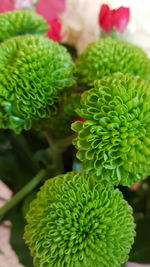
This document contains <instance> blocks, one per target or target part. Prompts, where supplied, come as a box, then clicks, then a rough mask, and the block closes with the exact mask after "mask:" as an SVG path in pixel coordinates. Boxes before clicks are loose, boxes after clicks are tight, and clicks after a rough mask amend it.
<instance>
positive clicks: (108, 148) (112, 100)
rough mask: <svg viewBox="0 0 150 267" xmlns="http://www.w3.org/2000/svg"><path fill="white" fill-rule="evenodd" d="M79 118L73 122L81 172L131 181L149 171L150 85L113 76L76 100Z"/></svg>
mask: <svg viewBox="0 0 150 267" xmlns="http://www.w3.org/2000/svg"><path fill="white" fill-rule="evenodd" d="M81 106H82V108H81V110H78V113H79V114H80V116H81V117H82V118H83V119H85V120H86V121H84V122H75V123H74V124H73V125H72V128H73V129H74V131H76V132H77V133H78V136H77V138H76V139H75V140H74V144H75V145H76V147H77V149H78V150H79V152H78V153H77V157H78V158H79V159H80V160H81V161H82V162H83V168H84V169H85V170H88V171H91V172H92V173H95V174H96V175H97V176H99V175H102V177H103V178H105V179H107V180H109V181H110V182H111V183H112V184H114V185H118V184H122V185H128V186H129V185H131V184H133V183H135V182H138V181H140V180H142V179H144V178H145V177H146V176H147V175H148V174H150V83H148V82H147V81H145V80H142V79H140V78H139V77H135V76H130V75H123V74H118V75H117V74H116V75H114V76H113V77H105V78H103V79H101V80H99V81H96V82H95V88H93V89H91V90H89V91H86V92H85V93H84V94H83V95H82V98H81Z"/></svg>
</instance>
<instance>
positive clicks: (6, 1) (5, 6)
mask: <svg viewBox="0 0 150 267" xmlns="http://www.w3.org/2000/svg"><path fill="white" fill-rule="evenodd" d="M13 9H14V6H13V2H12V0H0V13H3V12H6V11H11V10H13Z"/></svg>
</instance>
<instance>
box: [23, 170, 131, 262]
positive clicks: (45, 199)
mask: <svg viewBox="0 0 150 267" xmlns="http://www.w3.org/2000/svg"><path fill="white" fill-rule="evenodd" d="M26 219H27V223H28V224H27V226H26V228H25V234H24V238H25V241H26V243H27V245H28V246H29V248H30V251H31V255H32V256H33V260H34V266H36V267H45V266H47V267H48V266H55V267H60V266H61V267H62V266H65V267H77V266H78V267H88V266H89V267H91V266H92V267H100V266H101V267H104V266H109V267H114V266H115V267H120V265H121V264H122V263H124V262H126V261H127V259H128V254H129V252H130V249H131V246H132V244H133V241H134V235H135V232H134V228H135V225H134V221H133V216H132V208H131V207H130V206H129V205H128V203H127V202H126V201H125V200H124V199H123V196H122V193H121V192H120V191H119V190H118V189H114V188H113V187H111V186H109V185H104V184H102V183H99V182H96V179H95V177H94V176H90V175H88V174H85V173H81V172H79V171H74V172H70V173H67V174H64V175H59V176H57V177H55V178H53V179H50V180H48V181H46V183H45V184H44V186H42V187H41V190H40V192H39V193H38V194H37V198H36V199H35V200H33V202H32V203H31V204H30V210H29V212H28V213H27V216H26Z"/></svg>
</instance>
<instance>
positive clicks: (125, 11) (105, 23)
mask: <svg viewBox="0 0 150 267" xmlns="http://www.w3.org/2000/svg"><path fill="white" fill-rule="evenodd" d="M129 17H130V10H129V8H128V7H119V8H118V9H112V10H111V9H110V8H109V6H108V5H105V4H103V5H102V6H101V9H100V12H99V16H98V22H99V25H100V26H101V28H102V29H103V30H104V31H105V32H106V33H107V34H108V33H109V32H110V31H111V30H113V29H114V28H115V29H116V30H117V31H118V32H120V33H121V32H123V31H124V30H125V28H126V27H127V24H128V22H129Z"/></svg>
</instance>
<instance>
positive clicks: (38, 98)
mask: <svg viewBox="0 0 150 267" xmlns="http://www.w3.org/2000/svg"><path fill="white" fill-rule="evenodd" d="M73 71H74V64H73V62H72V61H71V57H70V55H69V53H68V52H67V50H66V48H64V47H62V46H61V45H59V44H58V43H56V42H53V41H51V40H49V39H47V38H45V37H41V36H37V35H25V36H17V37H15V38H11V39H9V40H7V41H5V42H3V43H2V44H1V46H0V127H1V128H10V129H13V130H14V131H16V132H17V133H19V132H20V131H21V130H22V129H25V130H27V129H30V128H31V126H32V123H33V122H34V120H39V119H42V118H48V117H50V115H51V113H52V112H53V111H54V109H55V103H57V102H58V101H60V98H61V94H62V92H64V91H66V88H68V87H70V86H72V85H73V84H74V78H73Z"/></svg>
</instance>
